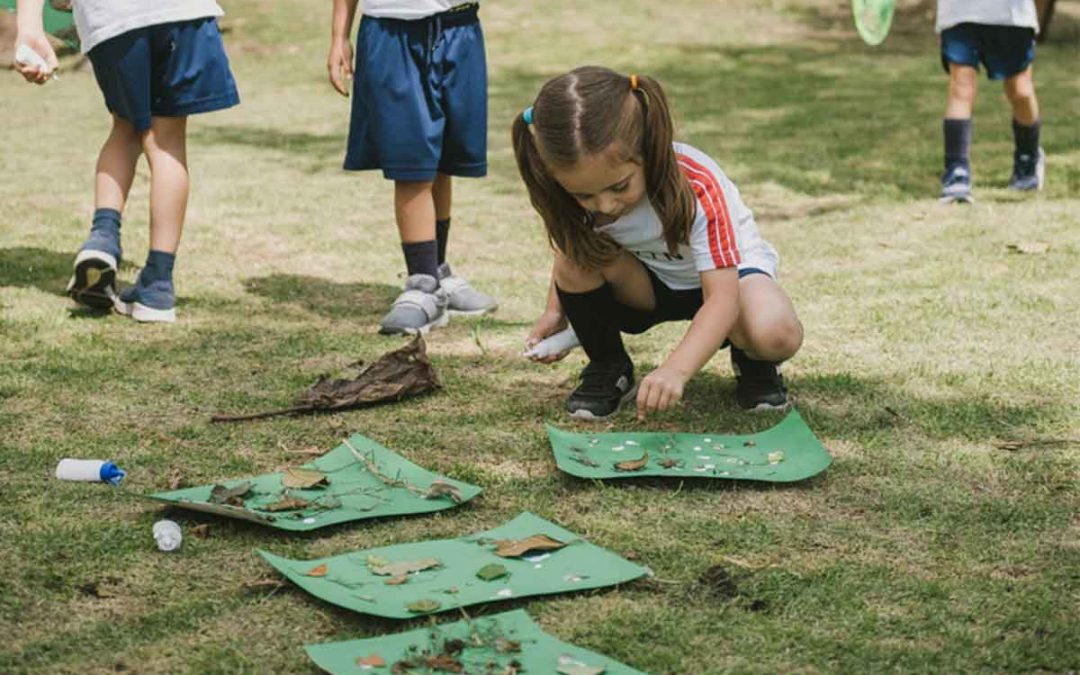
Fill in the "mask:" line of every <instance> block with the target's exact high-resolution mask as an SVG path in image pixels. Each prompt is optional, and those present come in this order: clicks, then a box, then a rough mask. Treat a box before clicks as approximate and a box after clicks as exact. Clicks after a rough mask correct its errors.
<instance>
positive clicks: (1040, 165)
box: [1009, 148, 1046, 192]
mask: <svg viewBox="0 0 1080 675" xmlns="http://www.w3.org/2000/svg"><path fill="white" fill-rule="evenodd" d="M1045 180H1046V153H1045V152H1043V149H1042V148H1039V152H1038V153H1037V154H1036V155H1035V156H1034V157H1032V156H1031V155H1016V156H1014V157H1013V173H1012V178H1010V179H1009V189H1010V190H1020V191H1022V192H1031V191H1034V190H1041V189H1042V188H1043V181H1045Z"/></svg>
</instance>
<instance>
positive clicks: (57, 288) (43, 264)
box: [0, 246, 72, 296]
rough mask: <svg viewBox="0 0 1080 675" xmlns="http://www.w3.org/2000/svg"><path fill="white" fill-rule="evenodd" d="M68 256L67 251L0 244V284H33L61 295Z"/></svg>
mask: <svg viewBox="0 0 1080 675" xmlns="http://www.w3.org/2000/svg"><path fill="white" fill-rule="evenodd" d="M71 260H72V255H71V254H70V253H59V252H57V251H50V250H48V249H44V248H36V247H31V246H15V247H13V248H0V286H17V287H22V288H27V287H33V288H37V289H39V290H42V291H45V292H46V293H50V294H52V295H61V296H62V295H65V291H66V290H67V283H68V279H69V278H70V277H71Z"/></svg>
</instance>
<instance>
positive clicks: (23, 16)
mask: <svg viewBox="0 0 1080 675" xmlns="http://www.w3.org/2000/svg"><path fill="white" fill-rule="evenodd" d="M44 5H45V0H18V3H17V4H16V10H15V19H16V23H17V25H18V33H17V35H16V37H15V50H16V52H17V51H18V49H19V45H26V46H27V47H29V48H30V49H33V50H34V51H35V52H37V53H38V55H39V56H41V57H42V58H43V59H45V63H46V64H47V65H48V67H47V68H44V69H43V68H41V67H40V66H38V65H34V64H27V63H20V62H19V61H18V60H16V61H15V70H17V71H19V74H20V75H22V76H23V77H24V78H26V81H27V82H34V83H36V84H45V83H46V82H47V81H48V79H49V75H51V74H52V72H53V71H54V70H56V68H57V66H59V65H60V62H59V61H57V60H56V52H54V51H53V48H52V45H51V44H49V38H48V37H46V36H45V28H44V26H43V25H42V21H41V12H42V8H43V7H44Z"/></svg>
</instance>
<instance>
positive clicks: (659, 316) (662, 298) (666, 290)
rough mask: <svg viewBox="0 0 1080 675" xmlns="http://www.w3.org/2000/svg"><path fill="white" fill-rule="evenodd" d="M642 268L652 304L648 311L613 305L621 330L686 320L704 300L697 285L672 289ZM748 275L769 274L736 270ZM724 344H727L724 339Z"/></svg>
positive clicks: (632, 331)
mask: <svg viewBox="0 0 1080 675" xmlns="http://www.w3.org/2000/svg"><path fill="white" fill-rule="evenodd" d="M645 271H646V272H647V273H648V275H649V281H650V282H652V289H653V297H655V298H656V307H654V308H653V309H652V311H648V310H644V309H637V308H635V307H628V306H626V305H621V304H616V312H617V314H616V315H617V316H618V319H619V330H620V331H622V332H623V333H630V334H631V335H637V334H639V333H644V332H645V331H647V330H649V329H650V328H652V327H653V326H655V325H656V324H658V323H664V322H665V321H690V320H691V319H693V318H694V315H695V314H697V311H698V310H699V309H701V305H702V304H703V303H704V302H705V300H704V297H703V295H702V292H701V287H698V288H687V289H685V290H676V289H674V288H670V287H669V286H668V285H667V284H665V283H664V282H663V281H661V280H660V277H658V276H656V273H655V272H653V271H652V270H651V269H649V266H648V265H645ZM751 274H764V275H766V276H768V275H769V273H768V272H766V271H765V270H763V269H758V268H757V267H744V268H742V269H740V270H739V278H740V279H742V278H743V277H748V276H750V275H751ZM725 344H727V343H726V342H725Z"/></svg>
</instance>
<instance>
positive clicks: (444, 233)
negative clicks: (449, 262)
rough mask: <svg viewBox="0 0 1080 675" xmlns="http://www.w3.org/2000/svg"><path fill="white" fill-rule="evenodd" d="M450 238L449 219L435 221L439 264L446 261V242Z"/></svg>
mask: <svg viewBox="0 0 1080 675" xmlns="http://www.w3.org/2000/svg"><path fill="white" fill-rule="evenodd" d="M449 240H450V219H449V218H443V219H442V220H436V221H435V241H436V242H437V243H438V245H439V258H438V260H439V264H440V265H441V264H443V263H444V262H446V243H447V242H448V241H449Z"/></svg>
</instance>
